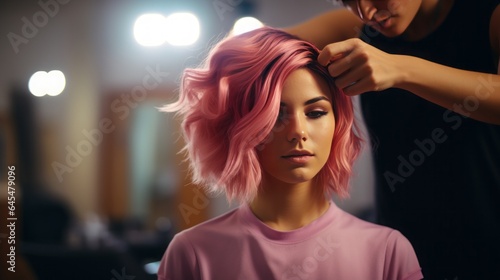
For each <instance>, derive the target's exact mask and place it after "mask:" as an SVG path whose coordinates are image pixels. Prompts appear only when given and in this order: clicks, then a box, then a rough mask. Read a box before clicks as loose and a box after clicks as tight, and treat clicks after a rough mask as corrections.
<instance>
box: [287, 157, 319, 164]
mask: <svg viewBox="0 0 500 280" xmlns="http://www.w3.org/2000/svg"><path fill="white" fill-rule="evenodd" d="M312 157H313V156H312V155H294V156H284V157H283V158H284V159H285V160H287V161H289V162H292V163H297V164H304V163H307V162H308V161H309V160H311V159H312Z"/></svg>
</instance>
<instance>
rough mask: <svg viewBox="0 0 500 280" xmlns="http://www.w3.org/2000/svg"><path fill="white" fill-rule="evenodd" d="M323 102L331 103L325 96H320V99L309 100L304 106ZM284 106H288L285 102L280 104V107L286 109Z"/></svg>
mask: <svg viewBox="0 0 500 280" xmlns="http://www.w3.org/2000/svg"><path fill="white" fill-rule="evenodd" d="M321 100H325V101H328V102H330V99H328V98H326V97H325V96H318V97H315V98H312V99H309V100H307V101H306V102H304V105H310V104H313V103H316V102H318V101H321ZM284 106H286V104H285V103H284V102H280V107H284Z"/></svg>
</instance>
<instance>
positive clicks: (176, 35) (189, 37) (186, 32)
mask: <svg viewBox="0 0 500 280" xmlns="http://www.w3.org/2000/svg"><path fill="white" fill-rule="evenodd" d="M166 24H167V27H168V28H167V34H166V39H167V42H168V43H169V44H171V45H174V46H187V45H192V44H194V43H195V42H196V41H197V40H198V38H199V37H200V21H199V20H198V18H197V17H196V16H195V15H193V14H191V13H175V14H171V15H169V16H168V17H167V20H166Z"/></svg>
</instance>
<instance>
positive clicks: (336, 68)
mask: <svg viewBox="0 0 500 280" xmlns="http://www.w3.org/2000/svg"><path fill="white" fill-rule="evenodd" d="M366 61H367V57H366V55H364V54H360V53H359V51H358V49H354V50H353V51H351V52H350V53H349V54H347V55H346V56H345V57H342V58H340V59H337V60H335V61H333V62H332V63H330V65H328V72H329V73H330V75H331V76H332V77H339V76H341V75H343V74H344V73H346V72H349V71H351V70H352V69H356V68H359V67H362V66H363V64H364V63H366ZM351 82H352V81H351Z"/></svg>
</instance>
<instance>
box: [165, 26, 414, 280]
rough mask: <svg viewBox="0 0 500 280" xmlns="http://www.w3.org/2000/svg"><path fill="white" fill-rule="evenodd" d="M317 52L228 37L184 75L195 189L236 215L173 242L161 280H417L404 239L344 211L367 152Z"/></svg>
mask: <svg viewBox="0 0 500 280" xmlns="http://www.w3.org/2000/svg"><path fill="white" fill-rule="evenodd" d="M318 53H319V51H318V49H317V48H316V47H314V46H313V45H312V44H310V43H308V42H306V41H303V40H301V39H298V38H296V37H294V36H292V35H290V34H288V33H286V32H283V31H280V30H277V29H272V28H269V27H264V28H260V29H258V30H254V31H251V32H248V33H245V34H242V35H238V36H234V37H228V38H226V39H224V40H222V41H221V42H220V43H218V44H217V45H216V46H215V47H214V48H213V49H212V51H211V52H210V54H209V56H208V59H207V61H206V62H205V65H204V66H202V67H200V68H196V69H187V70H185V72H184V75H183V78H182V84H181V89H180V98H179V100H178V101H177V102H176V103H174V104H169V105H167V106H165V107H164V108H163V111H167V112H177V113H178V114H179V116H181V117H182V119H183V122H182V130H183V134H184V139H185V141H186V146H185V150H186V151H187V152H188V155H189V162H190V166H191V170H192V173H193V181H194V182H195V183H197V184H201V185H203V186H206V187H207V188H208V189H209V190H210V191H212V192H217V193H225V195H226V196H227V198H228V200H230V201H231V200H233V199H237V200H238V201H239V202H240V206H239V207H238V208H236V209H234V210H232V211H230V212H228V213H226V214H224V215H222V216H219V217H216V218H214V219H211V220H209V221H206V222H204V223H202V224H200V225H197V226H194V227H193V228H190V229H188V230H185V231H183V232H181V233H178V234H177V235H176V236H175V237H174V239H173V240H172V242H171V243H170V244H169V246H168V248H167V251H166V253H165V255H164V257H163V259H162V261H161V265H160V269H159V272H158V279H159V280H166V279H175V280H177V279H217V280H220V279H346V280H352V279H391V280H392V279H408V280H411V279H421V278H422V273H421V270H420V266H419V263H418V260H417V258H416V256H415V252H414V250H413V248H412V246H411V244H410V243H409V242H408V240H407V239H406V238H405V237H404V236H403V235H402V234H401V233H399V232H398V231H396V230H393V229H390V228H387V227H383V226H379V225H375V224H372V223H368V222H365V221H362V220H360V219H357V218H356V217H354V216H352V215H350V214H348V213H346V212H344V211H342V210H341V209H340V208H338V207H337V206H336V205H335V204H334V202H333V201H332V200H331V195H332V194H336V195H338V196H340V197H343V198H345V197H347V196H348V185H349V177H350V175H351V170H352V165H353V162H354V161H355V159H356V157H357V155H358V153H359V151H360V147H361V139H360V138H359V137H358V136H357V134H356V126H355V122H354V113H353V108H352V103H351V99H350V98H349V97H347V96H346V95H344V94H343V93H342V92H341V91H340V90H339V89H338V88H336V87H335V84H334V81H333V80H332V78H331V77H330V75H329V74H328V70H327V68H326V67H323V66H321V65H320V64H319V63H318V62H317V56H318Z"/></svg>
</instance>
